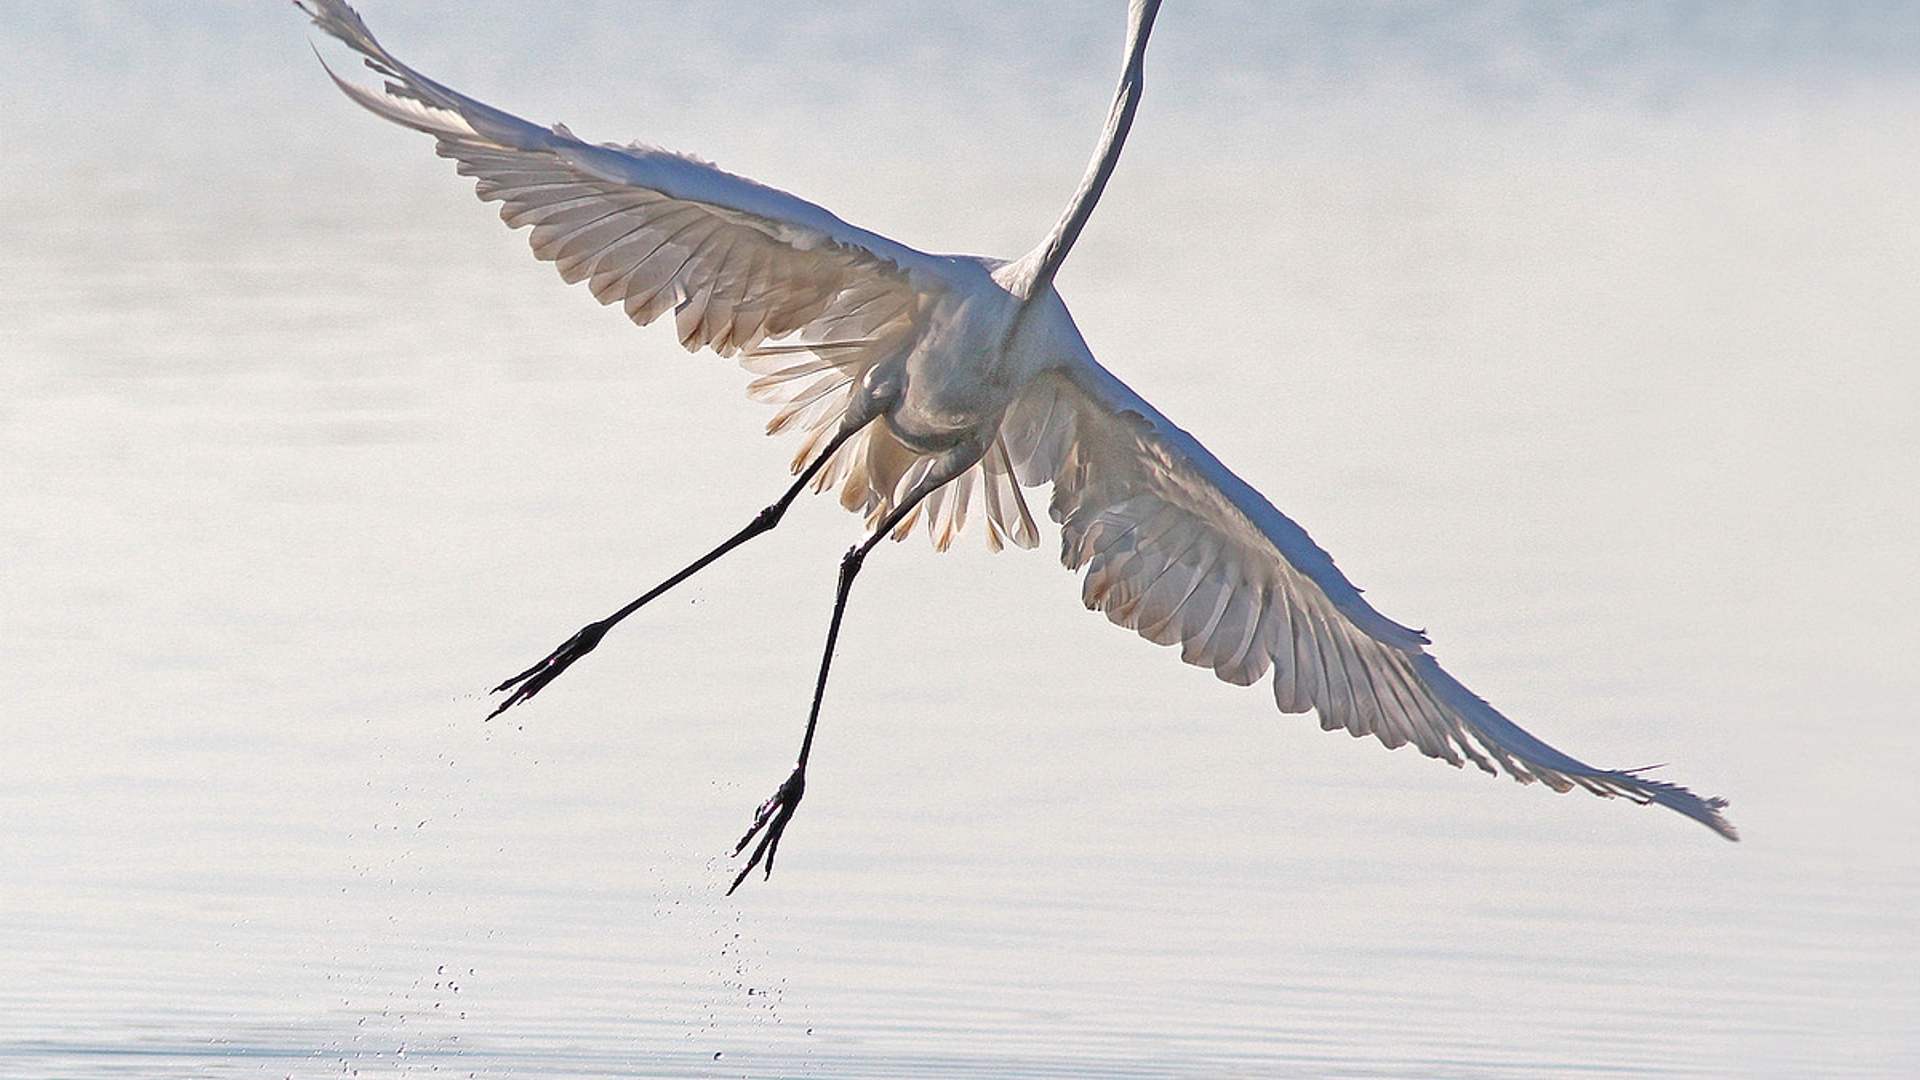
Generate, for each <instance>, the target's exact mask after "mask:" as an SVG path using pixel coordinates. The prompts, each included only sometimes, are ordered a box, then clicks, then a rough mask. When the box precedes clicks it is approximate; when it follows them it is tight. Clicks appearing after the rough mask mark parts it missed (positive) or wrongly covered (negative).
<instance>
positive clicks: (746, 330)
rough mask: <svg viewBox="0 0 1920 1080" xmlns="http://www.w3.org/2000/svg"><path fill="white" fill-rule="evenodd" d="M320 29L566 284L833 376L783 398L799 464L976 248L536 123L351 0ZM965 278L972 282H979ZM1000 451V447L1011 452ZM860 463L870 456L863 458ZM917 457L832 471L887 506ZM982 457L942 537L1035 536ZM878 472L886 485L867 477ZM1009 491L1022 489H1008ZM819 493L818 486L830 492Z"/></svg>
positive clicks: (846, 487)
mask: <svg viewBox="0 0 1920 1080" xmlns="http://www.w3.org/2000/svg"><path fill="white" fill-rule="evenodd" d="M301 6H302V8H303V9H304V10H306V11H307V13H308V14H309V15H310V16H311V17H312V18H313V22H314V25H316V26H318V27H319V28H320V29H321V30H323V31H325V32H326V33H327V34H330V35H332V36H333V37H334V38H337V39H338V40H339V41H341V42H342V43H343V44H345V45H346V46H347V48H349V49H351V50H353V51H354V52H356V53H358V54H359V55H360V57H361V58H362V59H363V60H364V61H365V63H366V65H367V67H369V68H370V69H372V70H373V71H374V72H375V73H377V74H378V75H380V76H382V77H383V78H384V80H385V81H384V83H383V85H381V86H380V87H378V88H366V87H361V86H358V85H355V84H353V83H351V82H348V81H346V80H344V79H342V78H340V77H339V76H338V75H334V74H333V72H332V70H331V69H329V71H328V74H329V75H330V76H332V77H333V80H334V82H335V83H336V84H337V85H338V86H339V87H340V89H341V90H342V91H343V92H345V93H346V94H347V96H348V97H350V98H352V99H353V100H354V101H355V102H357V103H358V104H360V105H362V106H364V107H365V108H366V109H368V110H369V111H371V112H373V113H375V114H376V115H379V116H381V117H384V118H385V119H387V120H390V121H393V122H394V123H397V124H401V125H403V126H405V127H409V128H413V129H414V130H417V131H422V132H425V133H426V134H428V135H431V136H433V138H434V140H435V149H436V151H437V152H438V153H439V154H440V155H441V156H443V157H446V158H449V159H451V160H452V161H453V162H454V163H455V166H456V168H457V170H458V171H459V173H460V174H461V175H463V176H467V177H471V178H472V179H473V180H474V190H475V191H476V193H477V194H478V195H479V196H480V198H481V199H483V200H485V201H488V202H498V203H500V216H501V219H502V220H503V221H505V222H506V223H507V224H508V225H509V226H511V227H514V228H528V229H529V230H530V232H529V235H528V240H529V243H530V245H531V246H532V248H533V252H534V254H535V255H536V256H537V257H539V258H541V259H544V260H547V261H549V262H552V263H554V265H555V267H556V268H557V269H558V270H559V272H560V276H561V277H562V279H564V280H565V281H567V282H568V283H578V282H582V281H584V282H586V283H587V284H588V287H589V289H590V290H591V291H592V293H593V296H594V298H595V299H596V300H598V301H600V302H601V303H602V304H607V305H615V304H617V305H619V306H620V307H621V309H622V310H623V311H624V312H625V313H626V315H627V317H628V318H630V319H632V320H633V321H634V322H635V323H639V324H641V325H645V324H647V323H651V322H653V321H654V320H655V319H658V318H660V317H661V316H663V315H666V314H667V313H668V312H672V313H673V315H674V328H675V331H676V332H677V334H678V335H679V338H680V342H681V344H682V345H684V346H685V347H686V348H687V349H689V350H698V349H703V348H705V349H712V350H713V351H714V352H716V353H719V354H720V355H722V356H733V357H737V358H738V359H740V360H741V362H742V363H743V364H745V365H746V366H748V367H749V368H751V369H752V370H754V371H755V372H756V373H758V374H760V375H763V376H766V375H775V374H778V373H780V372H782V371H783V370H786V369H787V368H788V367H805V368H806V371H807V373H811V372H812V371H814V370H818V369H817V368H815V367H814V366H813V365H816V364H824V365H827V366H830V367H831V368H833V369H835V370H836V371H837V372H838V373H839V377H838V379H836V380H826V381H824V382H823V383H822V385H821V386H820V387H819V388H818V389H817V390H816V391H815V392H813V393H810V394H809V395H808V396H807V397H805V399H804V400H798V399H783V400H780V401H777V402H776V404H777V405H778V406H779V412H778V413H777V415H776V417H775V419H774V421H773V423H772V424H770V425H769V428H770V430H771V431H774V432H780V431H788V430H794V431H796V432H797V433H798V434H799V435H800V436H801V438H800V444H801V445H800V455H799V456H798V457H796V458H795V462H794V468H795V470H796V471H797V470H799V469H800V468H802V467H804V466H805V464H806V463H807V462H809V461H811V460H812V455H813V453H815V452H817V451H818V450H819V449H820V448H821V447H822V446H823V445H824V444H825V442H826V441H827V440H828V439H830V438H831V437H832V436H833V435H834V434H835V433H836V432H837V431H838V430H839V427H840V424H841V422H842V419H843V417H844V415H845V413H846V409H847V407H848V405H849V404H850V403H851V401H852V400H853V394H852V391H851V387H852V386H854V385H855V384H857V382H858V380H859V378H860V376H861V375H862V374H864V373H865V372H866V371H867V370H869V369H870V368H871V367H872V366H873V365H875V364H877V363H879V362H881V361H882V360H884V359H885V358H887V357H889V356H893V355H896V354H897V353H898V352H899V351H900V350H901V349H902V348H903V347H905V345H906V344H909V343H910V342H911V341H912V339H913V338H914V337H915V335H916V334H917V333H918V332H919V331H920V329H921V327H920V325H919V320H920V317H921V313H922V312H923V311H924V310H925V307H926V301H927V299H928V297H929V295H930V294H933V293H937V292H940V291H942V290H945V289H948V288H951V287H952V286H953V285H954V283H956V282H958V281H960V280H962V278H961V277H960V276H959V275H963V274H974V275H978V274H982V273H984V271H982V270H981V268H980V265H979V263H978V261H971V262H969V261H968V260H959V259H954V258H949V257H944V256H934V255H928V254H926V253H924V252H920V251H917V250H915V249H913V248H911V247H908V246H906V245H904V244H900V243H896V242H895V241H892V240H889V239H887V238H886V237H883V236H880V235H878V234H876V233H872V232H868V231H867V230H864V229H860V228H857V227H855V226H852V225H849V224H847V223H846V222H844V221H842V220H840V219H839V218H837V217H835V216H834V215H833V214H831V213H829V212H828V211H826V210H825V209H823V208H821V207H819V206H817V205H815V204H813V203H810V202H807V201H806V200H803V199H800V198H797V197H796V196H793V195H790V194H788V193H787V192H784V191H780V190H777V189H775V188H771V187H767V186H765V185H763V184H758V183H755V182H754V181H752V180H748V179H746V178H744V177H740V176H736V175H733V174H731V173H727V172H724V171H722V170H721V169H719V168H717V167H715V166H713V165H711V164H709V163H706V162H703V161H699V160H696V159H694V158H690V157H686V156H683V155H679V154H673V153H669V152H667V151H664V150H660V149H657V148H655V147H650V146H644V145H640V144H637V143H636V144H629V145H625V146H617V145H613V144H607V143H601V144H593V143H588V142H584V141H582V140H581V139H579V138H577V137H576V136H575V135H574V134H573V133H572V132H571V131H569V130H567V128H566V127H565V126H564V125H555V126H553V127H550V128H549V127H542V126H540V125H536V124H532V123H529V122H527V121H525V120H523V119H521V118H519V117H516V116H513V115H512V114H510V113H506V112H503V111H501V110H499V109H495V108H493V107H492V106H489V105H486V104H484V103H482V102H479V101H476V100H474V99H473V98H470V97H467V96H466V95H464V94H461V93H459V92H458V91H455V90H453V89H451V88H449V87H447V86H445V85H442V84H441V83H438V82H436V81H434V80H433V79H430V78H428V77H427V76H425V75H423V74H421V73H420V72H418V71H416V70H414V69H413V68H411V67H409V66H407V65H406V64H404V63H402V62H401V61H399V60H398V59H396V58H395V57H394V56H393V55H392V54H391V53H389V52H387V50H386V49H385V47H383V46H382V45H381V44H380V43H379V42H378V41H377V40H375V38H374V37H373V35H372V33H371V32H370V31H369V30H368V29H367V27H366V24H365V22H363V21H362V20H361V18H360V16H359V14H358V13H357V12H355V11H354V10H353V9H352V8H351V7H350V6H348V5H347V4H346V3H344V2H342V0H302V3H301ZM967 280H971V278H968V279H967ZM1004 456H1005V455H1004V453H1003V454H1002V457H1004ZM856 459H860V460H856ZM918 459H919V456H918V455H916V454H914V453H913V452H912V451H909V450H907V449H906V448H905V447H903V446H901V445H900V444H899V443H898V441H897V440H895V439H893V438H891V437H890V436H888V435H885V434H872V433H864V434H862V435H861V436H859V437H856V438H854V439H850V440H848V442H847V443H846V444H844V445H843V446H842V447H841V449H840V451H839V452H838V454H836V460H835V461H834V462H832V463H829V467H828V468H827V469H823V470H822V473H821V477H822V478H823V480H825V481H826V482H827V484H826V486H831V485H832V484H835V483H837V484H840V485H841V486H842V494H843V501H845V502H847V503H848V505H850V506H852V507H855V508H859V509H862V510H863V511H865V512H867V513H868V514H869V516H871V515H872V514H874V513H879V512H884V508H885V507H886V506H888V505H889V504H890V502H891V500H892V499H893V498H894V497H895V494H896V491H897V487H896V486H895V484H896V482H897V481H898V480H899V479H900V478H901V477H902V476H904V475H906V473H907V472H909V471H911V470H912V469H914V468H915V467H916V461H917V460H918ZM993 467H994V466H990V465H988V464H986V463H984V462H983V463H982V464H979V465H976V466H975V467H974V469H973V470H972V471H971V472H969V474H968V476H967V482H966V483H964V484H960V485H957V486H956V487H955V488H954V490H952V491H950V492H948V493H947V494H946V495H945V496H944V497H943V499H942V509H943V512H942V513H941V514H938V515H929V516H928V521H929V523H930V525H932V524H934V523H936V522H937V525H936V526H935V527H934V529H933V531H934V538H935V543H936V544H938V545H940V546H945V544H946V543H949V542H950V541H951V540H952V537H953V535H954V534H956V533H957V532H958V531H959V530H960V528H961V527H962V526H963V525H964V524H965V523H966V521H967V520H968V519H969V518H970V517H971V516H974V515H971V514H969V512H968V511H969V507H968V503H969V502H970V501H971V500H976V499H977V500H980V501H981V502H983V504H984V506H983V508H984V511H985V513H984V514H982V515H980V516H984V517H985V518H986V519H987V526H988V528H987V539H988V543H989V544H991V545H993V546H996V547H997V546H998V545H999V544H1000V542H1001V539H1002V537H1006V538H1009V539H1011V540H1013V542H1015V543H1016V544H1020V545H1021V546H1025V547H1031V546H1033V545H1034V544H1035V543H1037V530H1036V529H1035V528H1034V525H1033V521H1032V519H1031V517H1030V515H1029V514H1028V513H1027V509H1026V506H1025V504H1024V503H1023V502H1022V501H1021V500H1020V499H1019V497H1018V492H1017V486H1016V485H1012V484H1011V483H1010V482H1009V481H1007V480H1005V479H1004V478H1001V479H996V477H995V476H993V475H992V474H991V469H992V468H993ZM869 484H875V485H879V486H867V485H869ZM1010 487H1012V488H1014V490H1013V492H1012V493H1011V495H1010V494H1009V490H1008V489H1009V488H1010ZM822 490H824V486H823V488H822Z"/></svg>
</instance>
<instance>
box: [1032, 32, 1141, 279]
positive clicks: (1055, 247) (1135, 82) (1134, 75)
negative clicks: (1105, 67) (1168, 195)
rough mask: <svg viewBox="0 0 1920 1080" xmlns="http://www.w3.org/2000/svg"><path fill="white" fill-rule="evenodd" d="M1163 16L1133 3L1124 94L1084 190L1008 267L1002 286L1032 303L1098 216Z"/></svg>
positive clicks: (1102, 138)
mask: <svg viewBox="0 0 1920 1080" xmlns="http://www.w3.org/2000/svg"><path fill="white" fill-rule="evenodd" d="M1159 10H1160V0H1133V3H1132V5H1131V7H1129V8H1128V11H1127V62H1126V67H1125V68H1123V69H1122V70H1121V72H1120V88H1119V89H1118V90H1117V91H1115V92H1114V96H1113V109H1112V111H1111V112H1109V113H1108V114H1107V129H1106V131H1104V132H1103V133H1102V134H1101V136H1100V145H1099V147H1098V148H1096V149H1095V150H1094V152H1093V160H1092V161H1090V162H1088V164H1087V172H1086V175H1084V176H1082V177H1081V178H1080V187H1079V188H1078V189H1077V190H1075V191H1074V193H1073V199H1072V201H1071V202H1069V203H1068V204H1067V209H1066V211H1065V212H1064V213H1062V214H1061V215H1060V220H1059V222H1058V223H1056V224H1055V225H1054V227H1053V231H1052V232H1050V233H1048V234H1047V238H1046V239H1045V240H1042V241H1041V242H1040V246H1038V247H1036V248H1034V249H1033V250H1032V251H1030V252H1028V253H1027V254H1026V255H1024V256H1022V257H1021V258H1020V259H1019V260H1017V261H1016V262H1014V263H1012V264H1011V265H1009V266H1008V267H1007V271H1008V272H1007V274H1006V275H1005V279H1004V281H1003V284H1005V285H1006V286H1007V288H1008V290H1009V291H1011V292H1012V293H1013V294H1014V295H1015V296H1018V297H1019V298H1020V299H1021V300H1023V301H1031V300H1032V299H1033V298H1034V297H1036V296H1039V295H1040V294H1041V293H1043V292H1045V291H1046V290H1047V287H1048V286H1049V285H1051V284H1053V276H1054V274H1055V273H1057V272H1058V271H1059V269H1060V264H1061V263H1062V262H1064V261H1065V260H1066V257H1067V252H1068V251H1069V250H1071V249H1072V247H1073V242H1074V241H1075V240H1077V239H1079V238H1080V230H1081V229H1082V228H1084V227H1085V226H1086V224H1087V218H1089V217H1091V216H1092V215H1093V206H1094V204H1095V203H1097V202H1099V201H1100V193H1101V192H1102V191H1104V190H1106V186H1107V178H1108V177H1111V176H1112V175H1113V166H1114V163H1115V162H1117V161H1119V160H1120V147H1121V145H1122V144H1123V143H1125V142H1126V141H1127V129H1128V128H1130V127H1132V126H1133V114H1134V112H1135V111H1136V110H1137V109H1138V108H1139V107H1140V91H1141V86H1142V72H1143V70H1144V67H1145V60H1146V55H1147V34H1148V33H1149V32H1151V31H1152V29H1153V17H1154V15H1155V14H1157V13H1158V12H1159Z"/></svg>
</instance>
